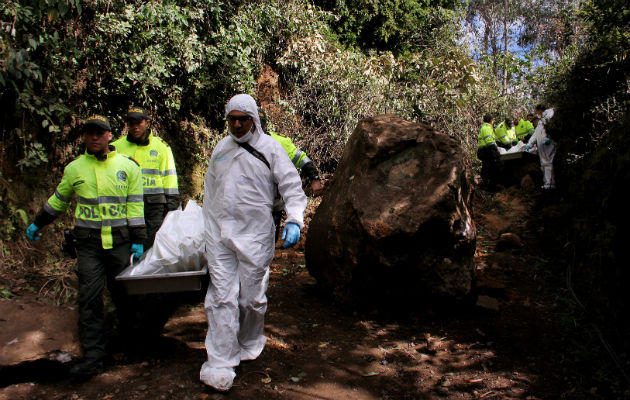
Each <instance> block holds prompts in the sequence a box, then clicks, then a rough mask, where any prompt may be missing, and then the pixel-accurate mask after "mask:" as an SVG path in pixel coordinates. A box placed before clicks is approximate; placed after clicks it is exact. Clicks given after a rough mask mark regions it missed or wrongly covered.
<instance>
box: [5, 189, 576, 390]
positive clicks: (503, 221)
mask: <svg viewBox="0 0 630 400" xmlns="http://www.w3.org/2000/svg"><path fill="white" fill-rule="evenodd" d="M531 207H532V202H531V200H528V199H527V198H526V197H524V195H523V194H522V193H521V192H519V191H516V190H510V191H507V192H503V193H500V194H497V195H494V196H489V195H487V194H485V193H477V194H476V196H475V210H476V215H475V218H476V221H477V224H478V225H477V227H478V230H479V237H478V244H477V253H476V276H477V288H476V295H475V300H474V301H473V303H475V302H476V303H477V305H474V304H471V305H470V306H462V308H461V309H460V310H458V311H457V312H452V313H448V314H445V313H442V312H437V311H435V310H436V308H433V307H422V309H423V311H422V312H418V314H417V315H411V316H409V317H408V318H405V319H404V320H403V321H394V320H389V319H388V318H386V317H384V316H382V315H378V314H371V315H361V314H358V313H356V312H353V310H343V309H340V308H338V307H336V306H335V305H334V304H332V303H330V302H328V301H327V300H326V299H325V298H323V297H322V296H320V295H319V293H318V292H317V287H316V284H315V281H314V280H313V279H312V278H311V277H310V276H309V274H308V272H307V271H306V269H305V268H304V256H303V249H300V248H298V249H297V250H291V251H286V250H280V251H278V252H277V253H276V257H275V259H274V261H273V264H272V275H271V279H270V285H269V291H268V296H269V309H268V313H267V318H266V335H267V337H268V342H267V346H266V348H265V350H264V351H263V353H262V355H261V356H260V357H259V359H257V360H255V361H253V362H249V363H246V364H244V365H242V366H241V367H239V369H238V370H237V374H238V375H237V379H236V381H235V385H234V388H233V389H232V390H231V391H230V392H229V393H228V394H217V393H214V392H212V391H210V390H208V389H206V388H205V387H204V385H202V384H201V383H200V382H199V380H198V373H199V367H200V365H201V363H202V362H203V361H204V358H205V351H204V347H203V340H204V335H205V328H206V320H205V315H204V313H203V309H202V306H201V304H199V305H195V306H190V307H185V308H182V309H180V310H179V312H178V313H177V315H176V316H175V317H174V318H172V319H171V320H170V321H169V323H168V325H167V327H166V328H167V329H166V334H165V337H164V340H163V343H161V345H160V348H159V349H156V351H155V352H154V353H152V354H151V356H145V357H142V358H139V357H127V356H125V355H123V354H118V355H114V360H113V361H112V362H111V364H110V366H109V368H108V370H107V372H105V373H103V374H101V375H99V376H97V377H94V378H93V379H91V380H90V381H88V382H75V381H72V380H71V379H70V378H68V376H67V370H65V369H64V367H60V366H59V364H55V363H53V364H45V365H44V364H42V365H37V366H33V365H31V366H30V367H29V368H25V369H23V370H22V371H19V373H16V374H15V377H14V378H13V379H14V382H5V384H4V385H3V387H0V400H5V399H7V400H9V399H11V400H16V399H47V400H52V399H74V400H78V399H99V400H113V399H190V400H193V399H201V400H203V399H222V398H225V399H257V398H258V399H304V400H307V399H309V400H310V399H357V400H358V399H362V400H371V399H383V400H387V399H391V400H394V399H396V400H400V399H431V398H445V399H481V398H483V399H493V398H494V399H538V398H540V399H543V398H544V399H551V398H560V397H562V395H563V394H564V395H565V396H568V397H570V383H569V382H566V381H565V380H564V376H563V374H564V373H563V369H562V364H561V362H562V361H561V360H562V356H561V351H560V348H561V345H560V343H561V339H560V338H557V337H556V336H555V335H554V332H555V325H554V323H555V322H554V318H553V307H554V304H553V301H552V300H553V297H552V296H551V295H550V291H549V289H548V288H547V283H546V280H545V279H544V273H543V272H542V271H541V270H540V268H539V267H538V266H537V262H538V261H537V260H538V259H537V258H536V257H535V255H534V254H532V253H531V252H530V251H531V250H530V249H533V248H535V237H536V232H535V231H533V232H532V231H531V230H530V229H529V228H528V227H527V226H526V223H527V214H528V212H529V211H530V210H531ZM506 232H509V233H513V234H516V235H518V236H519V237H520V239H521V241H523V242H525V243H528V246H523V247H520V246H518V238H514V237H509V235H508V236H507V237H506V236H504V237H503V238H501V240H500V241H501V243H502V244H500V245H499V246H503V247H502V248H503V250H501V247H500V251H497V250H496V246H497V241H498V239H499V237H500V235H501V234H502V233H506ZM302 243H303V242H302ZM532 244H533V245H532ZM12 301H16V302H20V299H19V298H16V299H13V300H12ZM432 309H433V310H434V311H433V312H432V311H431V310H432ZM427 310H429V311H427ZM5 372H6V371H5ZM13 372H15V370H13ZM19 381H21V383H16V382H19Z"/></svg>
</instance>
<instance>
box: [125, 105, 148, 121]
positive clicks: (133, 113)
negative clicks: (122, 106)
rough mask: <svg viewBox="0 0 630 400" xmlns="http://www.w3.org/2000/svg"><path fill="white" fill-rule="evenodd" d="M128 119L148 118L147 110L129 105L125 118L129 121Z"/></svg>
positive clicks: (140, 119)
mask: <svg viewBox="0 0 630 400" xmlns="http://www.w3.org/2000/svg"><path fill="white" fill-rule="evenodd" d="M130 119H135V120H136V121H142V120H143V119H149V116H148V115H147V110H145V109H144V108H142V107H136V106H131V107H129V110H127V118H126V120H127V121H129V120H130Z"/></svg>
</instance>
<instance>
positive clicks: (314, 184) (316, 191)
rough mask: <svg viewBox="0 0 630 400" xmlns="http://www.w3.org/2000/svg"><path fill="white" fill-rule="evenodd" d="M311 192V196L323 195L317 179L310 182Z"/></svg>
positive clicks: (322, 187)
mask: <svg viewBox="0 0 630 400" xmlns="http://www.w3.org/2000/svg"><path fill="white" fill-rule="evenodd" d="M311 192H313V196H319V195H321V194H322V193H324V186H323V185H322V182H321V181H320V180H319V179H315V180H314V181H312V182H311Z"/></svg>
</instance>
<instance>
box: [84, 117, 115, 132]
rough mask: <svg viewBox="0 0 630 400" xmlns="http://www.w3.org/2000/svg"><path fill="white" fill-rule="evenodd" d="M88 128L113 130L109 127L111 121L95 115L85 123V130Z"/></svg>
mask: <svg viewBox="0 0 630 400" xmlns="http://www.w3.org/2000/svg"><path fill="white" fill-rule="evenodd" d="M88 126H96V127H97V128H100V129H103V130H104V131H111V130H112V128H111V127H110V126H109V120H108V119H107V118H106V117H104V116H102V115H99V114H94V115H91V116H89V117H87V118H86V119H85V122H84V123H83V129H87V127H88Z"/></svg>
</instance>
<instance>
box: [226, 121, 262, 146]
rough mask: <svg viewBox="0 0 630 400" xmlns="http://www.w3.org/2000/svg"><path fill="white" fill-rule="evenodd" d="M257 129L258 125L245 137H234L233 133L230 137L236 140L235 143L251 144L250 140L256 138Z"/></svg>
mask: <svg viewBox="0 0 630 400" xmlns="http://www.w3.org/2000/svg"><path fill="white" fill-rule="evenodd" d="M255 128H256V125H254V126H253V127H252V129H251V130H250V131H249V132H247V133H246V134H244V135H243V136H241V137H240V138H237V137H236V136H234V135H233V134H232V132H230V136H232V139H234V141H236V142H238V143H245V142H249V140H250V139H251V138H252V137H253V136H254V129H255ZM228 130H229V129H228Z"/></svg>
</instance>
